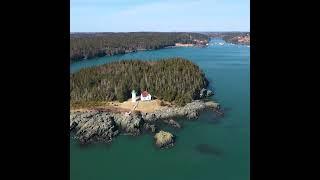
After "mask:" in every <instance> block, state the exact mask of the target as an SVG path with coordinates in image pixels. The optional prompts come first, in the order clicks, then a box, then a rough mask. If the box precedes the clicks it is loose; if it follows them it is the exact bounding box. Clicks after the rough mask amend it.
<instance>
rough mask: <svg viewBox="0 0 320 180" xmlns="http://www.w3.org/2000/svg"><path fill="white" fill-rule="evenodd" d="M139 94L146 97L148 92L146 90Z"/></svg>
mask: <svg viewBox="0 0 320 180" xmlns="http://www.w3.org/2000/svg"><path fill="white" fill-rule="evenodd" d="M141 94H142V96H143V97H147V96H148V95H149V93H148V92H147V91H143V92H142V93H141Z"/></svg>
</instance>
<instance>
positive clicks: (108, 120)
mask: <svg viewBox="0 0 320 180" xmlns="http://www.w3.org/2000/svg"><path fill="white" fill-rule="evenodd" d="M70 130H74V131H75V136H76V137H77V138H78V140H79V141H80V142H81V143H89V142H93V141H104V142H111V141H112V138H113V137H114V136H116V135H118V133H119V130H118V129H117V126H116V123H115V121H114V118H113V117H112V116H109V115H107V114H103V115H102V114H99V113H97V112H89V113H74V114H71V115H70Z"/></svg>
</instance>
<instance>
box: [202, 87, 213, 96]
mask: <svg viewBox="0 0 320 180" xmlns="http://www.w3.org/2000/svg"><path fill="white" fill-rule="evenodd" d="M213 95H214V93H213V91H211V90H209V89H205V88H203V89H201V91H200V98H206V97H210V96H213Z"/></svg>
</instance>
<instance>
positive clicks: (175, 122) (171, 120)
mask: <svg viewBox="0 0 320 180" xmlns="http://www.w3.org/2000/svg"><path fill="white" fill-rule="evenodd" d="M163 122H165V123H167V124H169V125H170V126H172V127H175V128H179V129H180V128H181V125H180V124H179V123H178V122H177V121H175V120H173V119H170V120H163Z"/></svg>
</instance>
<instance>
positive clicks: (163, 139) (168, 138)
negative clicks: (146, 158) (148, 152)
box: [154, 130, 174, 148]
mask: <svg viewBox="0 0 320 180" xmlns="http://www.w3.org/2000/svg"><path fill="white" fill-rule="evenodd" d="M154 138H155V140H156V145H157V146H158V147H159V148H165V147H169V146H173V145H174V136H173V134H171V133H169V132H165V131H162V130H161V131H159V132H158V133H157V134H156V135H155V136H154Z"/></svg>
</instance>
